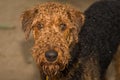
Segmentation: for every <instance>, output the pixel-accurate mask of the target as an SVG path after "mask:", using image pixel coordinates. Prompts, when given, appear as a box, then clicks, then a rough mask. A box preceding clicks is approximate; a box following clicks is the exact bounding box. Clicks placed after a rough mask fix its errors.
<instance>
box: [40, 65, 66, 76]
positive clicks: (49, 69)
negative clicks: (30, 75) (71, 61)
mask: <svg viewBox="0 0 120 80" xmlns="http://www.w3.org/2000/svg"><path fill="white" fill-rule="evenodd" d="M65 66H66V65H63V64H43V65H41V69H42V72H43V73H44V74H45V75H47V76H50V77H53V76H56V75H58V74H59V73H60V71H62V70H64V68H65Z"/></svg>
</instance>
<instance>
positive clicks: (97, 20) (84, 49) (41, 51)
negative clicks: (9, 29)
mask: <svg viewBox="0 0 120 80" xmlns="http://www.w3.org/2000/svg"><path fill="white" fill-rule="evenodd" d="M119 4H120V2H119V1H100V2H96V3H94V4H93V5H92V6H90V7H89V8H88V9H87V10H86V11H85V13H84V15H85V17H86V18H85V22H84V16H83V14H82V13H80V12H78V11H76V10H74V9H70V8H68V7H65V6H63V5H61V4H57V5H56V3H48V4H47V5H43V6H39V7H36V8H34V9H33V10H28V11H26V12H25V13H24V14H23V22H22V24H23V29H24V31H25V33H26V35H27V36H28V34H29V32H30V30H31V29H33V35H34V39H35V46H34V50H33V57H34V59H35V61H36V63H37V64H38V66H39V69H40V72H41V78H42V80H45V79H46V78H48V80H104V78H105V73H106V70H107V67H108V65H109V64H110V62H111V60H112V58H113V55H114V54H115V53H116V50H117V47H118V45H119V44H120V10H119V9H120V5H119ZM50 5H52V6H50ZM53 6H54V8H53ZM41 7H42V8H41ZM48 7H49V8H48ZM44 8H45V9H44ZM46 8H48V9H46ZM41 10H42V11H41ZM40 11H41V12H40ZM46 11H47V12H48V13H47V12H46ZM49 11H50V12H49ZM53 11H54V12H53ZM42 14H43V15H46V16H47V17H46V16H43V15H42ZM49 14H51V15H49ZM42 16H43V17H42ZM59 16H62V18H61V19H58V18H59ZM50 17H51V18H50ZM64 19H65V20H64ZM40 21H42V24H43V25H45V27H44V26H43V25H41V24H39V23H40ZM78 21H79V23H78ZM44 22H45V23H44ZM61 22H62V26H60V27H61V28H62V31H59V30H58V27H57V26H58V25H57V24H59V23H60V24H61ZM83 23H84V25H83ZM53 24H55V25H53ZM31 25H32V26H31ZM66 25H67V27H66ZM82 25H83V26H82ZM36 26H37V27H36ZM55 26H56V27H55ZM78 26H79V28H78ZM81 26H82V28H81ZM41 28H43V29H41ZM80 30H81V31H80ZM78 32H79V35H78ZM66 39H67V40H66ZM49 49H50V51H48V50H49ZM53 50H55V51H53ZM46 51H47V52H46ZM48 53H49V54H50V55H49V54H48ZM56 53H58V54H56ZM53 55H54V56H53Z"/></svg>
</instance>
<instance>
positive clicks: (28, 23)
mask: <svg viewBox="0 0 120 80" xmlns="http://www.w3.org/2000/svg"><path fill="white" fill-rule="evenodd" d="M37 13H38V9H37V8H32V9H30V10H26V11H25V12H23V14H22V15H21V18H22V30H23V31H24V32H25V37H26V39H28V38H29V34H30V31H31V29H32V22H33V19H34V17H35V15H36V14H37Z"/></svg>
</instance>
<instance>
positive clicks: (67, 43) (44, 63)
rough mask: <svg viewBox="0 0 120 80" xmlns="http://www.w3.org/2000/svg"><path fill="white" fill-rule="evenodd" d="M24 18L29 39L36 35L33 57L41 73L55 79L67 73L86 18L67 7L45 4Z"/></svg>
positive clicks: (28, 12)
mask: <svg viewBox="0 0 120 80" xmlns="http://www.w3.org/2000/svg"><path fill="white" fill-rule="evenodd" d="M22 17H23V18H22V28H23V30H24V32H25V35H26V38H28V36H29V33H30V31H31V30H32V32H33V36H34V40H35V44H34V47H33V54H32V55H33V58H34V59H35V61H36V63H37V65H38V66H39V67H40V71H41V72H44V74H46V75H50V76H52V75H56V74H57V73H59V72H60V71H62V70H64V68H65V67H66V65H67V64H68V62H69V60H70V59H71V55H70V51H71V50H72V47H73V46H74V45H75V44H76V43H77V42H78V33H79V31H80V29H81V26H82V24H83V23H84V16H83V14H82V13H81V12H79V11H77V10H75V9H73V8H71V7H69V6H67V5H63V4H59V3H46V4H42V5H38V6H36V7H34V8H32V9H31V10H27V11H25V12H24V14H23V15H22Z"/></svg>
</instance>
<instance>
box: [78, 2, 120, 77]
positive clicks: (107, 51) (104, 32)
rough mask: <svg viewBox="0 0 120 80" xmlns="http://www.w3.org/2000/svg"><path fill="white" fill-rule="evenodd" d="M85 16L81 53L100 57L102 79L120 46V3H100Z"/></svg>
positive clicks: (92, 6)
mask: <svg viewBox="0 0 120 80" xmlns="http://www.w3.org/2000/svg"><path fill="white" fill-rule="evenodd" d="M85 16H86V20H85V24H84V26H83V28H82V30H81V32H80V41H81V42H80V45H81V53H82V54H83V56H87V55H91V53H92V52H93V53H92V55H97V56H98V60H99V63H100V68H101V69H100V72H101V77H102V76H103V75H104V74H105V72H106V69H107V67H108V65H109V64H110V62H111V60H112V58H113V54H114V53H116V51H117V47H118V45H119V44H120V1H115V0H113V1H98V2H96V3H94V4H93V5H91V6H90V7H89V8H88V9H87V10H86V11H85Z"/></svg>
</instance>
